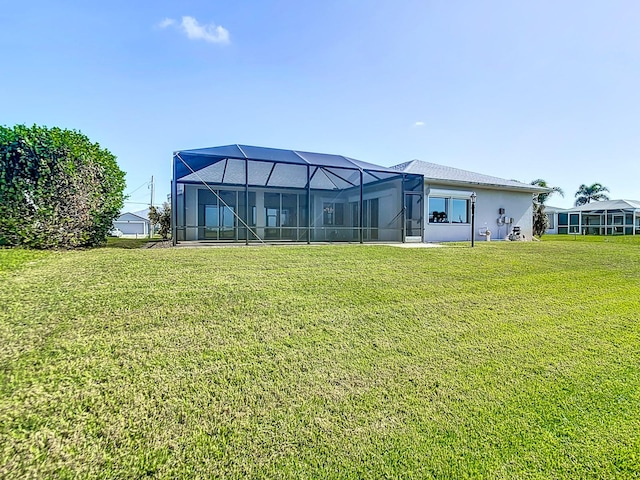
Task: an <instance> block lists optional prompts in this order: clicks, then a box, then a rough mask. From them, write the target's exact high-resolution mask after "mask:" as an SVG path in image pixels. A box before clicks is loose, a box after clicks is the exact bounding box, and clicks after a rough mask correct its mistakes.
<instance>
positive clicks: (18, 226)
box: [0, 125, 125, 248]
mask: <svg viewBox="0 0 640 480" xmlns="http://www.w3.org/2000/svg"><path fill="white" fill-rule="evenodd" d="M124 187H125V182H124V172H123V171H122V170H120V168H119V167H118V164H117V163H116V157H115V156H114V155H113V154H112V153H111V152H109V151H108V150H106V149H103V148H100V145H98V144H97V143H92V142H91V141H90V140H89V139H88V138H87V137H86V136H85V135H83V134H82V133H80V132H77V131H72V130H65V129H60V128H50V129H49V128H47V127H40V126H35V125H34V126H33V127H26V126H24V125H17V126H15V127H13V128H8V127H3V126H0V243H2V244H5V245H23V246H27V247H32V248H74V247H90V246H95V245H99V244H102V243H104V242H105V241H106V235H107V230H109V228H110V227H111V225H112V222H113V220H114V219H115V218H116V217H117V216H118V212H119V211H120V209H121V208H122V205H123V202H124V196H123V191H124Z"/></svg>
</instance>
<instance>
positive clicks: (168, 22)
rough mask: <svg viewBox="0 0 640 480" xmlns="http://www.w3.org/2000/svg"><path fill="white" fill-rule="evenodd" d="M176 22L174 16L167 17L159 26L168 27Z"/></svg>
mask: <svg viewBox="0 0 640 480" xmlns="http://www.w3.org/2000/svg"><path fill="white" fill-rule="evenodd" d="M174 23H176V21H175V20H174V19H173V18H165V19H164V20H162V21H161V22H160V23H159V24H158V27H160V28H167V27H168V26H170V25H173V24H174Z"/></svg>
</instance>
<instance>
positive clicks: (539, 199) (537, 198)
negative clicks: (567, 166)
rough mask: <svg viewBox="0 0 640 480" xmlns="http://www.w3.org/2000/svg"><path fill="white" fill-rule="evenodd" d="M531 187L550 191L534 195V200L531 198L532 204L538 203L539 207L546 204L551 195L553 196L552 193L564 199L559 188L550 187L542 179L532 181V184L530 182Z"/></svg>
mask: <svg viewBox="0 0 640 480" xmlns="http://www.w3.org/2000/svg"><path fill="white" fill-rule="evenodd" d="M531 185H537V186H538V187H543V188H550V189H551V191H550V192H543V193H537V194H534V198H533V200H534V202H536V203H539V204H541V205H544V204H545V203H546V202H547V200H548V199H549V197H550V196H551V195H553V194H554V193H557V194H558V195H560V196H561V197H564V192H563V191H562V189H561V188H560V187H552V186H550V185H549V184H548V183H547V181H546V180H544V179H542V178H538V179H536V180H534V181H533V182H531Z"/></svg>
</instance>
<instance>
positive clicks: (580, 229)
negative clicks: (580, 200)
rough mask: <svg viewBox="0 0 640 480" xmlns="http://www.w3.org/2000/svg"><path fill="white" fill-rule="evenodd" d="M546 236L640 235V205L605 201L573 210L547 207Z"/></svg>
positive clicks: (638, 203)
mask: <svg viewBox="0 0 640 480" xmlns="http://www.w3.org/2000/svg"><path fill="white" fill-rule="evenodd" d="M545 211H546V213H547V217H548V218H549V229H548V230H547V233H551V234H554V233H557V234H579V235H640V202H639V201H637V200H606V201H603V202H591V203H587V204H586V205H581V206H579V207H572V208H557V207H550V206H549V207H546V208H545Z"/></svg>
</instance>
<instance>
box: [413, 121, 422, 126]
mask: <svg viewBox="0 0 640 480" xmlns="http://www.w3.org/2000/svg"><path fill="white" fill-rule="evenodd" d="M413 126H414V127H424V122H422V121H417V122H416V123H414V124H413Z"/></svg>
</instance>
